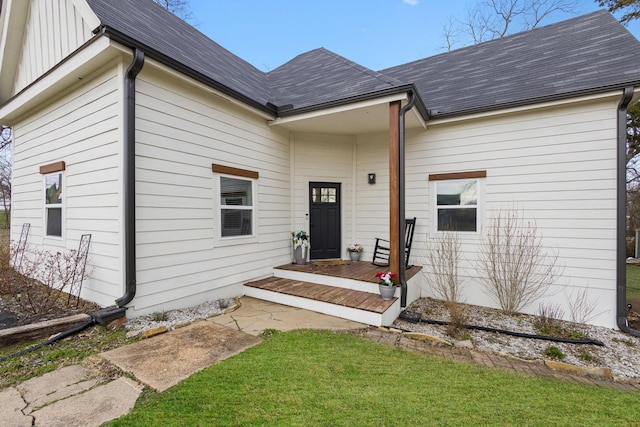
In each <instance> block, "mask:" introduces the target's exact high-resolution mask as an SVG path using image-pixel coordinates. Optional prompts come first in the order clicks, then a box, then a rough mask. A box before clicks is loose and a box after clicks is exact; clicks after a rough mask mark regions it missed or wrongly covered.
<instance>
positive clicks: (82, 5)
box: [71, 0, 101, 29]
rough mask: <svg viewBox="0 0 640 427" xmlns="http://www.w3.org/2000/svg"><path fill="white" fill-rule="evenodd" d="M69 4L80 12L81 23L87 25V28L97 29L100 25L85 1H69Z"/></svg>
mask: <svg viewBox="0 0 640 427" xmlns="http://www.w3.org/2000/svg"><path fill="white" fill-rule="evenodd" d="M71 3H73V5H74V6H75V8H76V10H78V11H79V12H80V16H82V19H83V21H85V22H86V23H87V25H88V26H89V28H91V29H95V28H98V27H99V26H100V24H101V22H100V20H99V19H98V16H97V15H96V14H95V13H94V12H93V10H92V9H91V7H90V6H89V4H88V3H87V1H86V0H71Z"/></svg>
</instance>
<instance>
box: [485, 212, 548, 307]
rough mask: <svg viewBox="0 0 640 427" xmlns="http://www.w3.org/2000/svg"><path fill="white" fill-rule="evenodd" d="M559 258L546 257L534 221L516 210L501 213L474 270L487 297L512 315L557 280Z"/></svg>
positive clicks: (487, 236)
mask: <svg viewBox="0 0 640 427" xmlns="http://www.w3.org/2000/svg"><path fill="white" fill-rule="evenodd" d="M557 261H558V255H557V254H555V255H552V254H548V253H547V252H546V250H545V248H544V246H543V244H542V236H541V235H540V233H539V232H538V228H537V226H536V223H535V221H534V220H525V218H524V215H523V212H522V210H521V209H518V208H517V207H516V206H513V207H511V208H510V209H508V210H500V211H499V212H498V215H497V216H496V217H495V218H494V219H493V220H492V221H491V223H490V225H489V226H488V228H487V232H486V234H485V235H484V236H483V237H482V243H481V246H480V254H479V257H478V261H477V268H478V270H479V272H480V273H482V275H483V277H484V278H485V280H486V287H487V290H488V292H489V294H490V296H491V297H492V298H493V299H494V300H495V301H496V302H497V303H498V304H499V305H500V308H501V309H502V310H503V311H504V312H506V313H508V314H514V313H517V312H519V311H520V310H522V308H523V307H525V306H526V305H528V304H531V303H532V302H534V301H535V300H537V299H539V298H540V297H542V296H543V295H544V294H545V293H547V291H548V289H549V287H550V286H551V284H553V282H554V280H555V279H556V278H557V277H558V274H559V273H558V269H557V267H556V263H557Z"/></svg>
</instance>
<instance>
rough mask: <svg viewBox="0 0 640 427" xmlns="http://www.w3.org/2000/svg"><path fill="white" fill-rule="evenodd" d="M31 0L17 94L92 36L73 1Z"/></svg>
mask: <svg viewBox="0 0 640 427" xmlns="http://www.w3.org/2000/svg"><path fill="white" fill-rule="evenodd" d="M20 1H30V2H31V7H30V12H29V16H28V18H27V25H26V29H25V31H26V33H25V38H24V41H23V48H22V54H21V58H20V61H19V63H18V70H17V74H16V78H15V83H14V94H16V93H18V92H20V91H21V90H22V89H24V88H25V87H26V86H28V85H29V84H31V83H33V82H34V81H35V80H36V79H38V78H39V77H41V76H42V75H43V74H45V73H46V72H47V71H49V70H50V69H51V68H53V67H54V66H55V65H56V64H58V63H60V62H61V61H62V60H63V59H64V58H65V57H66V56H67V55H68V54H69V53H71V52H73V51H75V50H76V49H78V48H79V47H80V46H81V45H82V44H84V43H85V42H87V41H88V40H89V39H90V38H91V37H92V32H91V29H90V28H89V27H88V26H87V25H86V24H85V23H84V21H83V19H82V16H81V14H80V13H79V12H78V11H76V10H75V7H74V6H73V3H72V2H71V0H20Z"/></svg>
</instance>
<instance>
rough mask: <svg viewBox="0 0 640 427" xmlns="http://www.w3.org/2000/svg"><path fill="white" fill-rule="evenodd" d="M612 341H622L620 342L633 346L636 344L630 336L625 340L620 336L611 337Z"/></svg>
mask: <svg viewBox="0 0 640 427" xmlns="http://www.w3.org/2000/svg"><path fill="white" fill-rule="evenodd" d="M612 341H615V342H619V343H622V344H624V345H626V346H627V347H635V346H636V344H635V343H634V342H633V341H632V340H631V339H630V338H629V339H626V340H623V339H621V338H613V339H612Z"/></svg>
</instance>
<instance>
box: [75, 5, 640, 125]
mask: <svg viewBox="0 0 640 427" xmlns="http://www.w3.org/2000/svg"><path fill="white" fill-rule="evenodd" d="M87 1H88V3H89V5H90V6H91V8H92V9H93V11H94V12H95V13H96V15H97V16H98V18H99V19H100V21H101V23H102V25H103V26H104V27H105V28H106V34H107V35H110V36H112V37H116V39H118V40H119V41H125V42H126V41H129V42H130V44H131V45H133V46H139V47H141V48H143V49H145V51H146V53H147V54H148V55H150V56H154V55H155V57H156V59H160V60H164V61H165V62H169V63H170V65H172V66H179V67H180V69H181V70H183V71H184V70H187V71H189V72H191V71H193V72H194V73H195V74H194V75H196V76H198V77H203V78H204V80H203V81H205V82H208V83H210V84H212V85H214V87H217V88H219V89H222V90H224V91H225V92H226V93H229V94H231V95H232V96H236V97H237V98H238V99H240V100H241V101H244V102H247V103H249V104H251V105H254V106H257V107H259V108H263V109H264V110H265V111H271V112H273V113H276V111H277V110H276V109H275V107H273V106H278V107H280V110H279V111H280V112H281V113H282V114H293V113H295V112H298V111H308V110H309V109H314V108H318V109H319V108H323V107H326V106H328V105H332V104H338V103H345V102H350V101H352V100H354V99H362V97H367V96H369V97H371V98H373V97H376V96H379V95H380V94H381V93H385V91H387V92H388V91H393V90H406V89H407V88H408V87H410V86H409V85H410V84H414V85H415V86H416V88H417V90H418V93H419V95H420V97H421V99H422V101H423V103H424V104H425V105H426V107H427V108H428V109H429V110H430V111H431V112H432V116H434V117H435V116H438V115H440V116H447V115H455V114H464V113H468V112H471V111H482V110H490V109H497V108H503V107H506V106H512V105H522V104H526V103H531V102H540V101H544V100H548V99H559V98H563V97H569V96H574V95H576V94H581V93H591V92H597V91H604V90H610V89H616V88H622V87H624V86H628V85H640V65H639V63H638V58H640V43H639V42H638V41H637V40H636V39H635V37H633V36H632V35H631V34H630V33H629V32H628V31H627V30H626V29H625V28H624V27H622V26H621V25H620V24H619V23H618V22H617V21H616V20H615V19H614V18H613V16H611V15H610V14H609V13H608V12H605V11H600V12H595V13H592V14H589V15H585V16H582V17H578V18H574V19H571V20H568V21H564V22H560V23H557V24H553V25H549V26H546V27H540V28H538V29H536V30H533V31H529V32H524V33H520V34H516V35H513V36H510V37H506V38H502V39H497V40H493V41H490V42H486V43H482V44H478V45H475V46H470V47H467V48H463V49H459V50H456V51H453V52H449V53H443V54H440V55H436V56H433V57H430V58H426V59H423V60H419V61H415V62H411V63H408V64H404V65H399V66H397V67H392V68H388V69H386V70H382V71H379V72H376V71H372V70H370V69H368V68H366V67H363V66H361V65H358V64H356V63H354V62H352V61H349V60H347V59H345V58H343V57H341V56H339V55H336V54H334V53H332V52H330V51H328V50H326V49H316V50H313V51H310V52H307V53H304V54H301V55H299V56H297V57H296V58H294V59H292V60H291V61H289V62H287V63H286V64H284V65H282V66H280V67H278V68H276V69H275V70H273V71H271V72H269V73H264V72H262V71H260V70H258V69H257V68H255V67H253V66H252V65H251V64H249V63H248V62H246V61H244V60H242V59H240V58H239V57H237V56H236V55H234V54H232V53H231V52H229V51H228V50H226V49H224V48H223V47H222V46H220V45H218V44H217V43H215V42H214V41H213V40H211V39H209V38H208V37H206V36H205V35H203V34H202V33H200V32H199V31H198V30H196V29H195V28H193V27H191V26H190V25H188V24H187V23H185V22H184V21H182V20H180V19H179V18H177V17H175V16H173V15H172V14H170V13H168V12H167V11H166V10H164V9H163V8H161V7H160V6H158V5H156V4H155V3H153V1H152V0H118V1H117V2H116V1H112V0H87Z"/></svg>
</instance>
